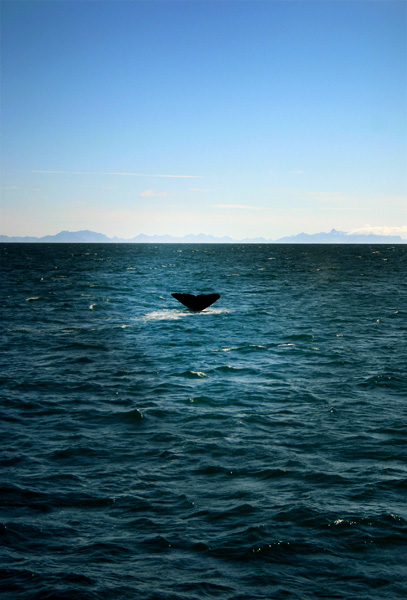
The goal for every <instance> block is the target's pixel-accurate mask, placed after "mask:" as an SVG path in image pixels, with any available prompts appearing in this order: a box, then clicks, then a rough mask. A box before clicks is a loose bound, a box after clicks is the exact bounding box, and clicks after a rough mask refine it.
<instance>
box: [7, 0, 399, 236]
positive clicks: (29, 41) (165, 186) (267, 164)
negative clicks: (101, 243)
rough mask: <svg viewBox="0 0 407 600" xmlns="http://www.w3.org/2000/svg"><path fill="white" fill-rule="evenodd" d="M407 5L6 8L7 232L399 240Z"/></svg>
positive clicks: (173, 2)
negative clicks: (334, 232) (327, 234)
mask: <svg viewBox="0 0 407 600" xmlns="http://www.w3.org/2000/svg"><path fill="white" fill-rule="evenodd" d="M406 11H407V3H406V2H404V1H400V2H399V1H398V0H386V1H381V0H374V1H370V0H358V1H352V0H346V1H343V0H340V1H335V0H321V1H319V0H310V1H308V0H301V1H298V2H297V1H291V0H280V1H274V0H269V1H267V0H263V1H257V0H248V1H244V0H243V1H236V0H234V1H227V0H223V1H216V0H205V1H199V0H189V1H181V0H180V1H178V0H167V1H159V0H150V1H137V0H134V1H127V2H122V1H121V0H111V1H101V0H100V1H99V0H94V1H89V2H88V1H86V0H82V1H76V0H68V1H63V0H58V1H56V0H55V1H52V0H48V1H36V0H29V1H20V0H5V1H4V0H3V2H2V7H1V13H2V14H1V30H2V31H1V139H2V142H1V175H2V178H1V181H2V183H1V205H0V207H1V221H0V229H1V233H2V234H5V235H10V236H13V235H19V236H20V235H32V236H43V235H47V234H55V233H58V232H59V231H61V230H70V231H78V230H81V229H90V230H93V231H98V232H101V233H104V234H106V235H108V236H109V237H113V236H119V237H123V238H131V237H134V236H136V235H138V234H140V233H145V234H148V235H153V234H159V235H161V234H170V235H176V236H182V235H186V234H190V233H195V234H198V233H205V234H210V235H215V236H223V235H228V236H230V237H233V238H235V239H244V238H252V237H265V238H267V239H278V238H279V237H282V236H285V235H292V234H297V233H300V232H303V231H304V232H307V233H316V232H320V231H329V230H331V229H332V228H335V229H338V230H342V231H349V232H374V233H386V234H389V233H392V234H398V235H401V236H402V237H403V238H407V117H406V113H407V94H406V88H407V85H406V80H407V60H406V59H407V35H406V34H407V27H406V22H407V16H406Z"/></svg>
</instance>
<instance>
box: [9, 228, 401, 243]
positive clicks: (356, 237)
mask: <svg viewBox="0 0 407 600" xmlns="http://www.w3.org/2000/svg"><path fill="white" fill-rule="evenodd" d="M0 242H12V243H41V244H54V243H72V242H82V243H87V244H89V243H98V244H171V243H172V244H180V243H183V244H236V243H239V244H406V243H407V240H406V239H403V238H401V237H400V236H398V235H374V234H355V233H354V234H352V233H346V232H345V231H336V229H332V230H331V231H329V232H328V233H314V234H308V233H299V234H298V235H293V236H288V237H282V238H280V239H278V240H267V239H265V238H262V237H259V238H245V239H243V240H235V239H233V238H231V237H228V236H224V237H215V236H213V235H205V234H203V233H200V234H198V235H194V234H190V235H185V236H184V237H174V236H171V235H145V234H143V233H141V234H140V235H137V236H136V237H133V238H130V239H123V238H118V237H113V238H109V237H107V236H106V235H104V234H103V233H97V232H95V231H89V230H87V229H86V230H83V231H61V232H60V233H57V234H56V235H45V236H44V237H29V236H27V237H9V236H7V235H0Z"/></svg>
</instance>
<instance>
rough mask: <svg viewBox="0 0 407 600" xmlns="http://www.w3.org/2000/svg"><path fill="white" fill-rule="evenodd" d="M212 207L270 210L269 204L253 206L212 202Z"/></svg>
mask: <svg viewBox="0 0 407 600" xmlns="http://www.w3.org/2000/svg"><path fill="white" fill-rule="evenodd" d="M212 208H227V209H229V208H230V209H235V208H237V209H243V210H269V207H268V206H252V205H250V204H212Z"/></svg>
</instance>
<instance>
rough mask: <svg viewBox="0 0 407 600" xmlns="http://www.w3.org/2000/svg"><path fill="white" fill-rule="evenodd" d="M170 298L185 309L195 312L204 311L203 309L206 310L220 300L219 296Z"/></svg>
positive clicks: (175, 295) (177, 295) (179, 295)
mask: <svg viewBox="0 0 407 600" xmlns="http://www.w3.org/2000/svg"><path fill="white" fill-rule="evenodd" d="M171 296H173V297H174V298H175V299H176V300H178V302H181V304H183V305H184V306H186V307H187V308H190V309H191V310H196V311H200V310H205V308H208V306H210V305H211V304H213V303H214V302H216V300H219V298H220V294H199V296H194V295H193V294H171Z"/></svg>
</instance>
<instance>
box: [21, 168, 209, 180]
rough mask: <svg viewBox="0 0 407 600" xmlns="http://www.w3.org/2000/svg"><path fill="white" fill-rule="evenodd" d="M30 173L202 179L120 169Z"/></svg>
mask: <svg viewBox="0 0 407 600" xmlns="http://www.w3.org/2000/svg"><path fill="white" fill-rule="evenodd" d="M31 172H32V173H42V174H47V175H125V176H127V177H167V178H176V179H202V175H169V174H163V175H162V174H151V173H125V172H122V171H102V172H100V171H39V170H34V171H31Z"/></svg>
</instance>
